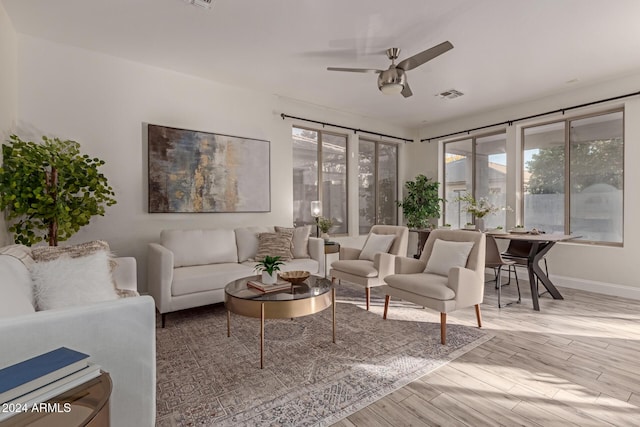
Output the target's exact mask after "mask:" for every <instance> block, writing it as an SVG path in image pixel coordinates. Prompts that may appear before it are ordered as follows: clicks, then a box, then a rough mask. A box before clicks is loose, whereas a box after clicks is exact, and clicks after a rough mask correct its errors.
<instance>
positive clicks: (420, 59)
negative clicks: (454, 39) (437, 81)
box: [397, 41, 453, 71]
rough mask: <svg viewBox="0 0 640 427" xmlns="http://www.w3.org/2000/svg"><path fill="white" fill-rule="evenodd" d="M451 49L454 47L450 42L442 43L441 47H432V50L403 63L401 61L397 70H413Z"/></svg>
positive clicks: (418, 54)
mask: <svg viewBox="0 0 640 427" xmlns="http://www.w3.org/2000/svg"><path fill="white" fill-rule="evenodd" d="M451 49H453V45H452V44H451V43H450V42H448V41H446V42H442V43H440V44H439V45H437V46H434V47H432V48H431V49H427V50H425V51H423V52H420V53H417V54H415V55H413V56H411V57H409V58H407V59H405V60H403V61H400V63H399V64H398V65H397V68H402V69H403V70H404V71H409V70H412V69H414V68H416V67H419V66H421V65H422V64H424V63H425V62H427V61H431V60H432V59H433V58H435V57H436V56H440V55H442V54H443V53H445V52H446V51H448V50H451Z"/></svg>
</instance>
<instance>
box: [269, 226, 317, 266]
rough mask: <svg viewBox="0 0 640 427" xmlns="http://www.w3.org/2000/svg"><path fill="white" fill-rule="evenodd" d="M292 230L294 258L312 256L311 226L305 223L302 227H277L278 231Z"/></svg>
mask: <svg viewBox="0 0 640 427" xmlns="http://www.w3.org/2000/svg"><path fill="white" fill-rule="evenodd" d="M284 231H287V232H291V233H292V234H293V239H292V243H293V249H292V251H291V252H292V254H293V257H294V258H311V257H310V256H309V235H310V234H311V226H310V225H303V226H302V227H296V228H288V227H276V232H284Z"/></svg>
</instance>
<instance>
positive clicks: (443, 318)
mask: <svg viewBox="0 0 640 427" xmlns="http://www.w3.org/2000/svg"><path fill="white" fill-rule="evenodd" d="M440 342H441V343H442V345H445V344H446V343H447V313H440Z"/></svg>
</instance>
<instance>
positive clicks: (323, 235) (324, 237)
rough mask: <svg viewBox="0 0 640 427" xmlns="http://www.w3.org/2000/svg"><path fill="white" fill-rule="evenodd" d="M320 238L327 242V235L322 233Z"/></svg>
mask: <svg viewBox="0 0 640 427" xmlns="http://www.w3.org/2000/svg"><path fill="white" fill-rule="evenodd" d="M320 237H321V238H323V239H324V240H329V233H322V234H321V235H320Z"/></svg>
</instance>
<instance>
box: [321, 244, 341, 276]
mask: <svg viewBox="0 0 640 427" xmlns="http://www.w3.org/2000/svg"><path fill="white" fill-rule="evenodd" d="M339 253H340V243H338V242H332V243H330V244H327V243H326V242H325V244H324V276H325V277H327V273H329V266H328V265H327V255H329V254H339Z"/></svg>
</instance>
